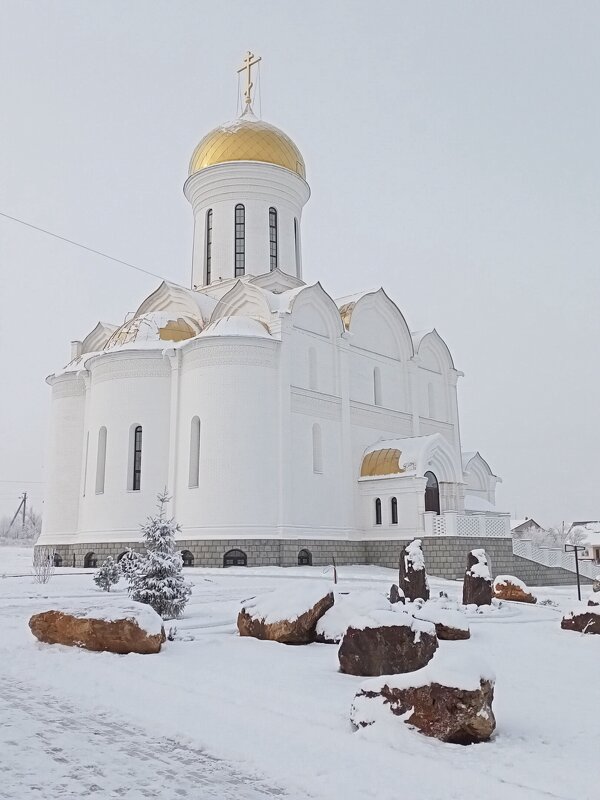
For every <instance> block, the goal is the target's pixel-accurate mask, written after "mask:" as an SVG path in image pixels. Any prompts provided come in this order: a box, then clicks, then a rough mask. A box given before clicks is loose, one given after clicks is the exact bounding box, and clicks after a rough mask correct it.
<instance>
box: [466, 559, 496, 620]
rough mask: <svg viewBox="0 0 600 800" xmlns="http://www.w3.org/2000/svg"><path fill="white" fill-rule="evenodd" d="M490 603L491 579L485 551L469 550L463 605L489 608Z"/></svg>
mask: <svg viewBox="0 0 600 800" xmlns="http://www.w3.org/2000/svg"><path fill="white" fill-rule="evenodd" d="M491 602H492V577H491V575H490V568H489V565H488V560H487V555H486V553H485V550H482V549H475V550H471V552H470V553H469V555H468V558H467V570H466V572H465V577H464V581H463V605H465V606H468V605H471V604H472V603H474V604H475V605H478V606H484V605H487V606H489V605H490V603H491Z"/></svg>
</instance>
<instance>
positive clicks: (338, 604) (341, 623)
mask: <svg viewBox="0 0 600 800" xmlns="http://www.w3.org/2000/svg"><path fill="white" fill-rule="evenodd" d="M389 610H390V601H389V600H388V599H387V597H386V596H385V594H383V592H378V591H376V590H374V589H363V590H360V589H359V590H349V591H336V592H335V602H334V604H333V606H332V608H330V609H329V611H326V612H325V614H324V615H323V616H322V617H321V619H320V620H319V621H318V622H317V628H316V641H317V642H324V643H326V644H339V643H340V642H341V641H342V638H343V636H344V634H345V633H346V630H347V628H348V625H350V623H351V622H352V620H353V619H356V618H357V617H361V616H364V615H368V614H370V613H371V612H373V611H389Z"/></svg>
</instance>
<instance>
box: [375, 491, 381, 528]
mask: <svg viewBox="0 0 600 800" xmlns="http://www.w3.org/2000/svg"><path fill="white" fill-rule="evenodd" d="M375 525H381V500H380V499H379V497H376V498H375Z"/></svg>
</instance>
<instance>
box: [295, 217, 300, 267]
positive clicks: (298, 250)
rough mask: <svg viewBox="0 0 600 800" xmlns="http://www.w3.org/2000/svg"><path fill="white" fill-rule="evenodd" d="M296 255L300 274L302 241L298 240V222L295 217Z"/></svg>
mask: <svg viewBox="0 0 600 800" xmlns="http://www.w3.org/2000/svg"><path fill="white" fill-rule="evenodd" d="M294 255H295V257H296V273H297V274H300V241H299V239H298V220H297V219H296V217H294Z"/></svg>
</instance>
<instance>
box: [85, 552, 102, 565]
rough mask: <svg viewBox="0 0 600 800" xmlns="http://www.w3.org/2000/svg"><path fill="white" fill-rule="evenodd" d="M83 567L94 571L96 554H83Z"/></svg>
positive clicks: (96, 562) (96, 560)
mask: <svg viewBox="0 0 600 800" xmlns="http://www.w3.org/2000/svg"><path fill="white" fill-rule="evenodd" d="M83 566H84V567H85V568H86V569H90V568H93V569H96V567H97V566H98V556H97V555H96V553H93V552H90V553H86V554H85V558H84V559H83Z"/></svg>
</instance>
